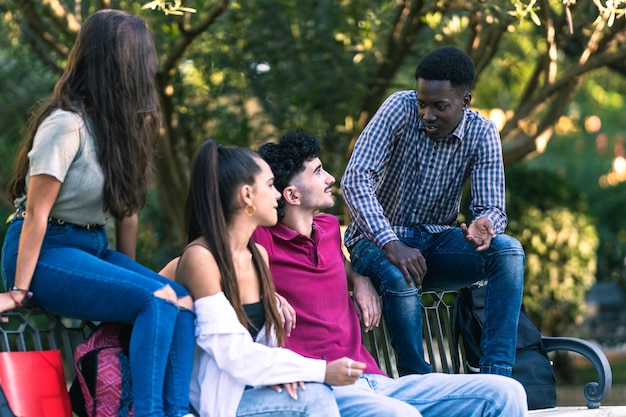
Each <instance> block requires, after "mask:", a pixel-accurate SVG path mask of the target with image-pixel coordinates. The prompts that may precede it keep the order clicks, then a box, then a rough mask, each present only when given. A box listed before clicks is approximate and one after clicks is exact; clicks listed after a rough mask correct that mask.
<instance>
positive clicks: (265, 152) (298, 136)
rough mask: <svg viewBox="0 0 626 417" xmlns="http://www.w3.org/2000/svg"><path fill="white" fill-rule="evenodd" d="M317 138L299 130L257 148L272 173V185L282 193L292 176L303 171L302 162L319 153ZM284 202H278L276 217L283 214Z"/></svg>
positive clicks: (280, 216)
mask: <svg viewBox="0 0 626 417" xmlns="http://www.w3.org/2000/svg"><path fill="white" fill-rule="evenodd" d="M320 150H321V148H320V143H319V140H318V139H317V138H316V137H315V136H313V135H311V134H309V133H307V132H305V131H303V130H301V129H298V130H294V131H293V132H289V133H286V134H285V135H283V136H281V138H280V139H279V141H278V143H273V142H269V143H266V144H264V145H263V146H261V147H260V148H259V154H260V155H261V158H263V159H264V160H265V162H267V164H268V165H269V166H270V168H271V169H272V173H273V174H274V187H276V189H277V190H278V191H279V192H280V193H281V194H282V192H283V190H284V189H285V188H286V187H287V186H288V185H289V183H290V182H291V180H292V179H293V177H294V176H296V175H297V174H299V173H300V172H302V171H304V163H305V162H306V161H310V160H312V159H313V158H316V157H318V156H319V154H320ZM284 206H285V202H284V201H283V199H282V198H281V199H280V201H279V202H278V218H279V219H282V218H283V217H284V215H285V213H284V210H283V207H284Z"/></svg>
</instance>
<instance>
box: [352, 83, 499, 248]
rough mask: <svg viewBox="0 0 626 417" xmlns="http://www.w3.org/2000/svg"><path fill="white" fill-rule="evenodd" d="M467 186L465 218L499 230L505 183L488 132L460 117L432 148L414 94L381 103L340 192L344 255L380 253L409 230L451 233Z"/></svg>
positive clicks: (493, 136)
mask: <svg viewBox="0 0 626 417" xmlns="http://www.w3.org/2000/svg"><path fill="white" fill-rule="evenodd" d="M469 178H471V191H472V200H471V203H470V211H471V212H472V215H473V216H474V219H477V218H478V217H482V216H484V217H487V218H489V219H490V220H491V221H492V222H493V225H494V230H495V232H496V233H502V232H503V231H504V228H505V227H506V223H507V218H506V213H505V180H504V164H503V161H502V146H501V143H500V135H499V133H498V130H497V128H496V126H495V124H494V123H493V122H492V121H490V120H489V119H487V118H485V117H483V116H481V115H480V114H478V113H477V112H475V111H473V110H466V111H465V115H464V117H463V119H462V120H461V122H460V123H459V124H458V126H457V127H456V129H455V130H454V131H453V132H452V133H451V134H449V135H448V136H447V137H446V138H445V139H443V140H438V141H435V140H433V139H431V138H429V137H428V136H427V135H426V132H425V130H424V126H423V124H422V122H421V120H420V119H419V117H418V113H417V93H416V92H415V91H414V90H408V91H400V92H397V93H395V94H393V95H391V96H390V97H389V98H387V100H386V101H385V102H384V103H383V105H382V106H381V107H380V109H379V110H378V111H377V112H376V114H375V115H374V116H373V118H372V119H371V121H370V122H369V123H368V125H367V126H366V128H365V129H364V130H363V132H362V133H361V135H360V136H359V139H358V140H357V142H356V145H355V147H354V151H353V153H352V156H351V157H350V161H349V162H348V166H347V167H346V171H345V173H344V176H343V179H342V182H341V187H342V191H343V196H344V199H345V201H346V203H347V205H348V209H349V211H350V215H351V218H352V223H351V224H350V225H349V226H348V229H347V231H346V234H345V244H346V246H348V247H350V246H352V245H354V244H355V243H356V242H358V241H359V240H360V239H362V238H366V239H368V240H370V241H372V242H373V243H375V244H376V245H377V246H378V247H380V248H382V247H383V246H384V245H385V244H386V243H388V242H390V241H392V240H396V239H398V237H405V236H410V234H411V231H412V229H413V228H414V227H416V226H423V227H424V228H425V229H426V230H427V231H429V232H434V233H436V232H439V231H442V230H444V229H448V228H451V227H455V226H457V220H458V215H459V209H460V203H461V197H462V194H463V186H464V184H465V182H466V181H467V180H468V179H469Z"/></svg>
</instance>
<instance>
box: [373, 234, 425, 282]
mask: <svg viewBox="0 0 626 417" xmlns="http://www.w3.org/2000/svg"><path fill="white" fill-rule="evenodd" d="M383 250H384V251H385V254H386V255H387V259H389V261H390V262H391V263H392V264H394V265H395V266H397V267H398V269H400V271H401V272H402V275H404V279H405V280H406V282H407V284H409V286H411V287H413V286H415V287H416V288H422V281H423V280H424V276H425V275H426V272H427V271H428V268H427V267H426V259H424V256H423V255H422V252H420V251H419V249H415V248H411V247H409V246H406V245H405V244H404V243H402V242H400V241H399V240H392V241H391V242H389V243H387V244H385V246H383Z"/></svg>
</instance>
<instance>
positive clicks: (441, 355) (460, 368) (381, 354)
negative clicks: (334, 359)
mask: <svg viewBox="0 0 626 417" xmlns="http://www.w3.org/2000/svg"><path fill="white" fill-rule="evenodd" d="M456 294H457V292H456V291H425V292H424V293H423V294H422V319H423V328H422V333H423V341H424V354H425V356H426V360H427V361H428V362H429V363H430V364H431V366H432V368H433V372H443V373H448V374H451V373H455V374H458V373H467V368H466V366H465V352H464V351H463V347H462V344H461V346H456V345H455V342H454V337H453V334H454V333H453V329H454V327H453V318H454V301H455V299H456ZM542 340H543V344H544V346H545V348H546V350H547V351H548V352H555V351H569V352H575V353H578V354H580V355H582V356H584V357H585V358H587V359H588V360H589V362H591V364H592V365H593V367H594V368H595V371H596V373H597V376H598V381H592V382H588V383H587V384H586V385H585V386H584V389H583V394H584V396H585V399H586V400H587V407H588V408H590V409H595V408H599V407H600V402H601V401H602V400H603V399H604V398H605V397H606V396H607V395H608V394H609V392H610V391H611V385H612V382H613V374H612V372H611V366H610V364H609V361H608V359H607V358H606V355H605V354H604V352H602V350H601V349H600V348H599V347H598V346H596V345H595V344H593V343H590V342H588V341H586V340H583V339H578V338H574V337H547V336H543V337H542ZM363 342H364V344H365V346H367V348H368V349H369V351H370V352H371V353H372V355H373V356H374V358H375V359H376V360H377V362H378V364H379V366H380V367H381V369H382V370H383V371H385V372H386V373H387V374H388V375H390V376H392V377H394V378H395V377H398V372H397V370H396V366H395V356H394V352H393V348H392V347H391V339H390V336H389V333H388V331H387V328H386V327H385V325H384V323H381V325H380V326H379V327H378V328H376V329H374V330H373V331H371V332H368V333H363Z"/></svg>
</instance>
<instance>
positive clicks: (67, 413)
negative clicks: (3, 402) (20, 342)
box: [0, 350, 72, 417]
mask: <svg viewBox="0 0 626 417" xmlns="http://www.w3.org/2000/svg"><path fill="white" fill-rule="evenodd" d="M0 385H1V386H2V389H3V391H4V393H5V395H6V397H7V400H8V401H9V405H10V406H11V410H12V411H13V413H15V414H16V415H18V416H20V417H72V406H71V404H70V397H69V394H68V392H67V386H66V384H65V374H64V372H63V360H62V358H61V351H59V350H41V351H28V352H0Z"/></svg>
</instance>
